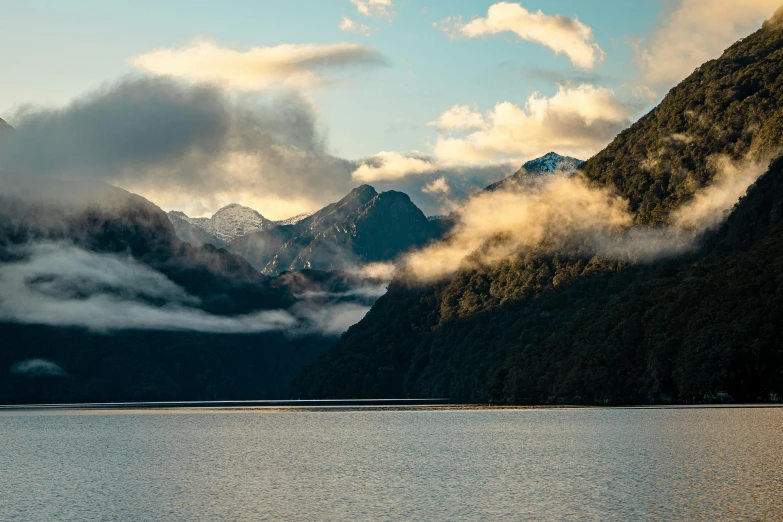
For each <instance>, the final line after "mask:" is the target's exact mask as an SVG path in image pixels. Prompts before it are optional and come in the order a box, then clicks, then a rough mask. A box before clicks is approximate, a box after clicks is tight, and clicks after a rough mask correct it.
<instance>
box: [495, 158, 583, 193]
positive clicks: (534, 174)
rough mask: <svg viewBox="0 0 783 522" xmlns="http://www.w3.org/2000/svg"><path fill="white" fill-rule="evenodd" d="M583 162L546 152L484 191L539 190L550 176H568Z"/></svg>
mask: <svg viewBox="0 0 783 522" xmlns="http://www.w3.org/2000/svg"><path fill="white" fill-rule="evenodd" d="M582 163H584V161H582V160H580V159H576V158H572V157H570V156H561V155H560V154H558V153H556V152H548V153H546V154H544V155H543V156H541V157H540V158H536V159H534V160H530V161H528V162H527V163H525V164H524V165H522V168H520V169H519V170H518V171H516V172H515V173H514V174H512V175H511V176H509V177H507V178H505V179H502V180H500V181H498V182H497V183H493V184H492V185H490V186H488V187H487V188H486V189H485V190H488V191H490V192H492V191H495V190H499V189H504V190H505V189H513V188H526V189H540V188H541V187H543V185H544V184H545V183H546V182H547V180H548V179H550V177H551V176H550V174H555V173H557V174H562V175H564V176H570V175H571V173H572V172H573V171H574V170H576V168H577V167H579V166H580V165H581V164H582Z"/></svg>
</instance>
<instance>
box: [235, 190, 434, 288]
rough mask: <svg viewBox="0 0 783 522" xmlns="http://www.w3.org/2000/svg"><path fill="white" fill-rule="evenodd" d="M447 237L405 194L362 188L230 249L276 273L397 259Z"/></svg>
mask: <svg viewBox="0 0 783 522" xmlns="http://www.w3.org/2000/svg"><path fill="white" fill-rule="evenodd" d="M442 233H443V226H442V224H440V223H439V222H438V221H431V220H428V219H427V217H426V216H425V215H424V213H423V212H422V211H421V210H419V208H418V207H416V205H414V204H413V202H412V201H411V200H410V198H409V197H408V196H407V195H406V194H404V193H402V192H397V191H393V190H390V191H387V192H382V193H380V194H379V193H378V192H376V191H375V189H374V188H373V187H371V186H369V185H362V186H360V187H357V188H355V189H354V190H352V191H351V192H350V193H349V194H348V195H346V196H345V197H344V198H343V199H341V200H340V201H338V202H336V203H332V204H331V205H327V206H326V207H324V208H323V209H321V210H319V211H317V212H315V213H313V214H311V215H310V216H307V217H305V218H304V219H302V220H300V221H298V222H296V223H292V224H288V225H276V226H272V227H269V228H266V229H264V230H258V231H256V232H252V233H249V234H246V235H244V236H241V237H239V238H237V239H235V240H233V241H231V242H230V243H229V244H228V245H226V249H228V250H230V251H231V252H234V253H236V254H238V255H241V256H242V257H244V258H245V259H247V260H248V261H250V263H251V264H253V266H255V267H256V268H258V269H259V270H261V271H262V272H263V273H265V274H269V275H274V274H279V273H281V272H285V271H291V270H302V269H306V268H307V269H318V270H340V269H347V268H350V267H356V266H360V265H362V264H366V263H372V262H383V261H392V260H394V259H396V258H397V257H398V256H400V255H401V254H403V253H405V252H407V251H409V250H411V249H413V248H418V247H421V246H423V245H425V244H427V243H428V242H430V241H433V240H435V239H438V238H439V237H441V236H442Z"/></svg>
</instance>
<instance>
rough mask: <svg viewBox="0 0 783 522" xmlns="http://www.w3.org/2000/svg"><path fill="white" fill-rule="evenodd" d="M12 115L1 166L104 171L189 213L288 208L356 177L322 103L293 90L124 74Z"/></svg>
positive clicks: (315, 203)
mask: <svg viewBox="0 0 783 522" xmlns="http://www.w3.org/2000/svg"><path fill="white" fill-rule="evenodd" d="M14 121H15V123H16V132H14V133H12V134H11V135H9V136H8V137H7V138H6V139H4V140H2V141H1V142H0V171H2V170H5V171H7V172H17V173H21V174H25V175H31V176H37V177H39V178H54V177H64V178H71V179H80V180H102V181H106V182H108V183H112V184H116V185H118V186H121V187H123V188H125V189H127V190H130V191H131V192H136V193H140V194H142V195H144V196H145V197H147V198H148V199H150V200H152V201H155V202H156V203H157V204H159V205H160V206H162V207H163V208H166V209H178V210H183V211H185V212H186V213H187V214H188V215H195V216H199V215H204V214H207V213H211V212H213V211H214V210H215V209H216V208H220V207H222V206H224V205H226V204H228V203H240V204H244V205H247V206H250V207H253V208H259V209H261V210H262V211H263V213H264V215H269V216H270V217H272V218H285V217H289V216H291V215H294V214H298V213H302V212H305V211H308V210H314V209H315V208H318V207H319V206H322V205H324V204H327V203H330V202H332V201H336V200H337V199H339V198H340V197H342V196H343V195H344V194H345V193H346V192H347V191H348V190H350V188H351V186H352V185H353V182H352V181H351V176H350V174H351V171H352V170H353V169H354V165H353V163H351V162H349V161H346V160H344V159H341V158H338V157H335V156H332V155H330V154H329V152H328V150H327V146H326V143H325V139H324V137H323V136H322V134H321V133H320V132H319V131H318V129H317V125H316V117H315V112H314V109H313V107H312V105H311V104H310V102H308V101H307V100H305V99H304V98H302V97H301V96H299V95H297V94H295V93H292V92H282V93H277V94H274V95H265V96H262V97H253V98H252V99H251V98H239V99H235V98H233V97H229V96H227V95H226V94H225V93H224V92H223V91H222V90H221V89H219V88H217V87H213V86H209V85H182V84H180V83H178V82H176V81H173V80H171V79H167V78H126V79H123V80H121V81H119V82H116V83H114V84H110V85H107V86H105V87H103V88H101V89H98V90H96V91H94V92H91V93H88V94H86V95H85V96H83V97H81V98H79V99H77V100H75V101H73V102H72V103H70V104H69V105H67V106H65V107H63V108H60V109H43V108H40V109H35V108H28V109H24V110H22V111H21V112H19V113H18V114H16V115H15V117H14ZM183 187H184V188H186V189H187V190H183Z"/></svg>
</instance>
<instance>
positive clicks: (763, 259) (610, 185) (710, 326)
mask: <svg viewBox="0 0 783 522" xmlns="http://www.w3.org/2000/svg"><path fill="white" fill-rule="evenodd" d="M781 145H783V10H779V11H778V12H777V13H776V14H775V16H774V17H773V18H772V19H770V20H769V21H767V22H765V23H764V24H763V26H762V28H761V29H760V30H759V31H757V32H755V33H754V34H752V35H750V36H748V37H746V38H744V39H742V40H740V41H738V42H736V43H735V44H734V45H732V46H731V47H729V48H728V49H727V50H726V51H725V52H724V53H723V54H722V55H721V56H720V58H718V59H716V60H711V61H709V62H707V63H705V64H703V65H702V66H701V67H699V68H697V69H696V70H695V71H694V72H693V73H692V74H691V75H690V76H688V77H687V78H686V79H685V80H684V81H682V82H681V83H680V84H679V85H677V86H676V87H674V88H673V89H671V91H670V92H669V93H668V94H667V95H666V97H665V98H664V99H663V100H662V102H661V103H660V104H659V105H658V106H657V107H656V108H654V109H653V110H652V111H651V112H649V113H648V114H647V115H645V116H643V117H642V118H640V119H639V120H638V121H637V122H636V123H634V124H633V125H632V126H631V127H630V128H628V129H626V130H624V131H622V132H621V133H620V134H619V135H618V136H617V137H616V138H615V139H614V140H613V141H612V142H611V143H610V144H609V145H608V146H607V147H606V148H605V149H604V150H602V151H601V152H599V153H598V154H597V155H595V156H594V157H592V158H590V159H589V160H587V161H586V162H585V163H584V164H582V165H580V166H579V168H578V171H577V172H576V173H575V174H574V176H576V178H578V181H579V183H580V184H579V185H569V186H570V187H576V188H577V189H579V190H582V188H583V189H584V190H590V191H593V192H591V194H594V195H601V197H607V198H612V197H619V198H622V201H624V202H625V203H624V207H625V206H627V211H628V212H629V213H630V219H629V221H630V224H631V225H632V226H630V227H629V228H627V229H623V230H625V232H620V231H618V230H617V229H616V228H614V229H611V230H614V234H615V235H614V236H608V237H605V238H604V243H603V244H602V246H603V247H606V246H607V245H608V246H609V247H612V246H613V245H617V244H618V243H617V242H618V241H626V243H624V245H626V246H623V247H622V248H620V247H618V248H616V249H615V252H616V253H614V254H612V255H609V254H601V255H599V254H598V253H596V248H595V247H596V245H595V244H591V241H592V239H590V238H582V239H580V238H579V237H570V238H569V237H565V238H564V239H563V240H558V241H553V240H554V239H557V238H553V237H551V236H544V240H543V241H541V242H539V243H537V244H534V245H533V246H528V247H518V248H517V250H515V251H513V252H510V253H509V255H507V256H505V257H504V258H503V259H502V260H501V261H495V262H485V263H482V262H474V263H468V264H463V265H462V268H460V269H459V270H457V272H456V273H455V274H454V275H452V276H450V277H448V278H446V279H444V280H438V281H435V282H430V283H427V284H421V283H412V282H411V281H410V280H409V279H407V278H406V277H405V276H404V274H399V275H398V276H397V277H396V278H395V280H394V281H393V282H392V284H391V286H390V287H389V291H388V293H387V294H386V295H384V296H383V297H381V298H380V299H379V300H378V301H377V302H376V304H375V305H374V306H373V307H372V309H371V310H370V312H369V313H368V314H367V315H366V316H365V317H364V319H362V321H360V322H359V323H357V324H356V325H354V326H352V327H351V328H350V329H349V330H348V331H347V332H346V333H345V334H343V336H342V337H341V339H340V341H339V343H338V344H337V345H336V346H335V347H334V348H332V349H330V350H329V351H328V352H327V353H326V354H324V355H323V356H322V357H321V358H319V360H318V361H317V362H316V363H315V364H314V365H312V366H311V367H309V368H308V369H306V370H305V372H304V373H303V374H302V375H301V376H300V377H299V378H298V379H297V381H296V382H295V384H294V389H293V393H294V395H295V396H296V397H300V398H326V397H328V398H343V397H351V398H365V397H451V398H453V399H454V400H462V401H469V402H473V401H477V402H494V403H549V404H558V403H568V404H575V403H578V404H628V403H633V404H645V403H647V404H649V403H672V402H675V403H703V402H726V401H740V402H765V401H779V400H781V398H783V306H781V303H783V281H782V280H781V276H780V274H781V269H783V203H781V202H783V159H780V158H778V159H777V160H774V161H772V162H771V163H770V161H769V158H775V157H776V156H777V155H779V154H780V151H781ZM750 163H758V164H761V172H763V174H762V175H761V176H760V177H759V178H758V180H757V181H756V182H755V184H753V185H751V186H750V188H749V189H748V191H747V194H746V195H745V196H744V197H742V198H741V199H740V200H739V202H738V203H737V205H736V206H735V207H734V208H733V209H729V213H728V215H727V216H724V218H725V220H724V221H723V223H722V224H720V218H721V216H720V215H717V216H715V218H716V221H717V223H718V225H716V226H715V225H714V226H711V227H708V228H707V229H706V231H705V232H703V233H701V234H700V235H697V236H695V237H688V241H690V242H691V243H689V245H690V246H688V247H687V248H685V247H683V248H680V249H678V248H675V243H674V242H673V241H674V240H673V239H669V240H667V239H664V240H663V241H664V242H665V241H672V243H671V246H672V249H671V250H670V251H666V249H665V248H661V246H662V243H661V241H662V240H661V238H666V237H681V236H676V233H677V232H678V230H681V229H678V228H677V226H680V225H678V223H679V221H678V217H681V216H682V215H683V214H682V212H683V211H685V210H689V211H690V212H695V210H694V209H704V208H705V206H708V205H710V204H713V203H714V201H715V200H720V198H721V197H725V196H723V194H722V193H721V191H722V190H725V188H726V187H727V186H729V185H730V184H727V183H726V179H727V176H729V174H730V173H731V172H733V171H732V170H731V165H736V164H750ZM727 173H729V174H727ZM729 179H731V178H730V177H729ZM735 179H743V180H747V182H744V184H743V185H742V187H745V186H746V185H747V183H751V182H752V180H753V178H748V177H745V178H741V177H740V178H735ZM560 186H561V187H562V186H564V185H560ZM700 205H701V206H700ZM558 210H559V209H558ZM623 211H625V209H623ZM571 224H572V225H573V224H574V222H572V223H571ZM576 224H577V225H579V224H581V223H579V222H578V220H577V222H576ZM665 234H670V235H671V236H666V235H665ZM686 235H687V234H686ZM503 239H504V238H503V237H493V238H492V239H491V240H490V242H488V243H486V244H484V245H483V246H481V247H480V248H479V249H478V250H477V251H476V252H475V254H476V256H474V257H475V258H476V259H479V260H480V259H482V258H481V254H482V253H483V252H487V251H490V249H491V248H493V247H494V248H496V247H497V243H498V242H499V241H503ZM449 240H450V238H446V240H445V242H446V244H448V241H449ZM493 242H494V243H493ZM501 244H502V243H501ZM656 248H658V252H659V254H658V255H657V256H654V255H652V253H653V252H654V251H655V249H656ZM604 250H605V251H607V252H612V250H611V248H609V249H608V250H607V249H606V248H604ZM599 251H600V250H599ZM637 251H639V252H647V254H646V255H647V257H644V256H641V257H640V255H638V254H634V252H637Z"/></svg>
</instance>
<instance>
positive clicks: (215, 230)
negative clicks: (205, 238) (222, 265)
mask: <svg viewBox="0 0 783 522" xmlns="http://www.w3.org/2000/svg"><path fill="white" fill-rule="evenodd" d="M169 214H172V215H175V216H177V217H179V218H181V219H184V220H185V221H187V222H188V223H190V224H192V225H195V226H197V227H199V228H200V229H202V230H204V231H205V232H208V233H210V234H212V235H213V236H215V237H216V238H218V239H219V240H221V241H223V242H224V243H228V242H229V241H231V240H233V239H236V238H238V237H240V236H244V235H245V234H249V233H251V232H255V231H257V230H263V229H266V228H269V227H270V226H273V225H274V224H275V222H274V221H270V220H268V219H266V218H265V217H264V216H262V215H261V214H259V213H258V212H256V211H255V210H253V209H252V208H250V207H245V206H242V205H239V204H237V203H231V204H230V205H226V206H225V207H223V208H221V209H220V210H218V211H217V212H215V213H214V214H213V215H212V217H211V218H192V217H188V216H186V215H185V214H184V213H182V212H179V211H176V210H173V211H171V212H170V213H169Z"/></svg>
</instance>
